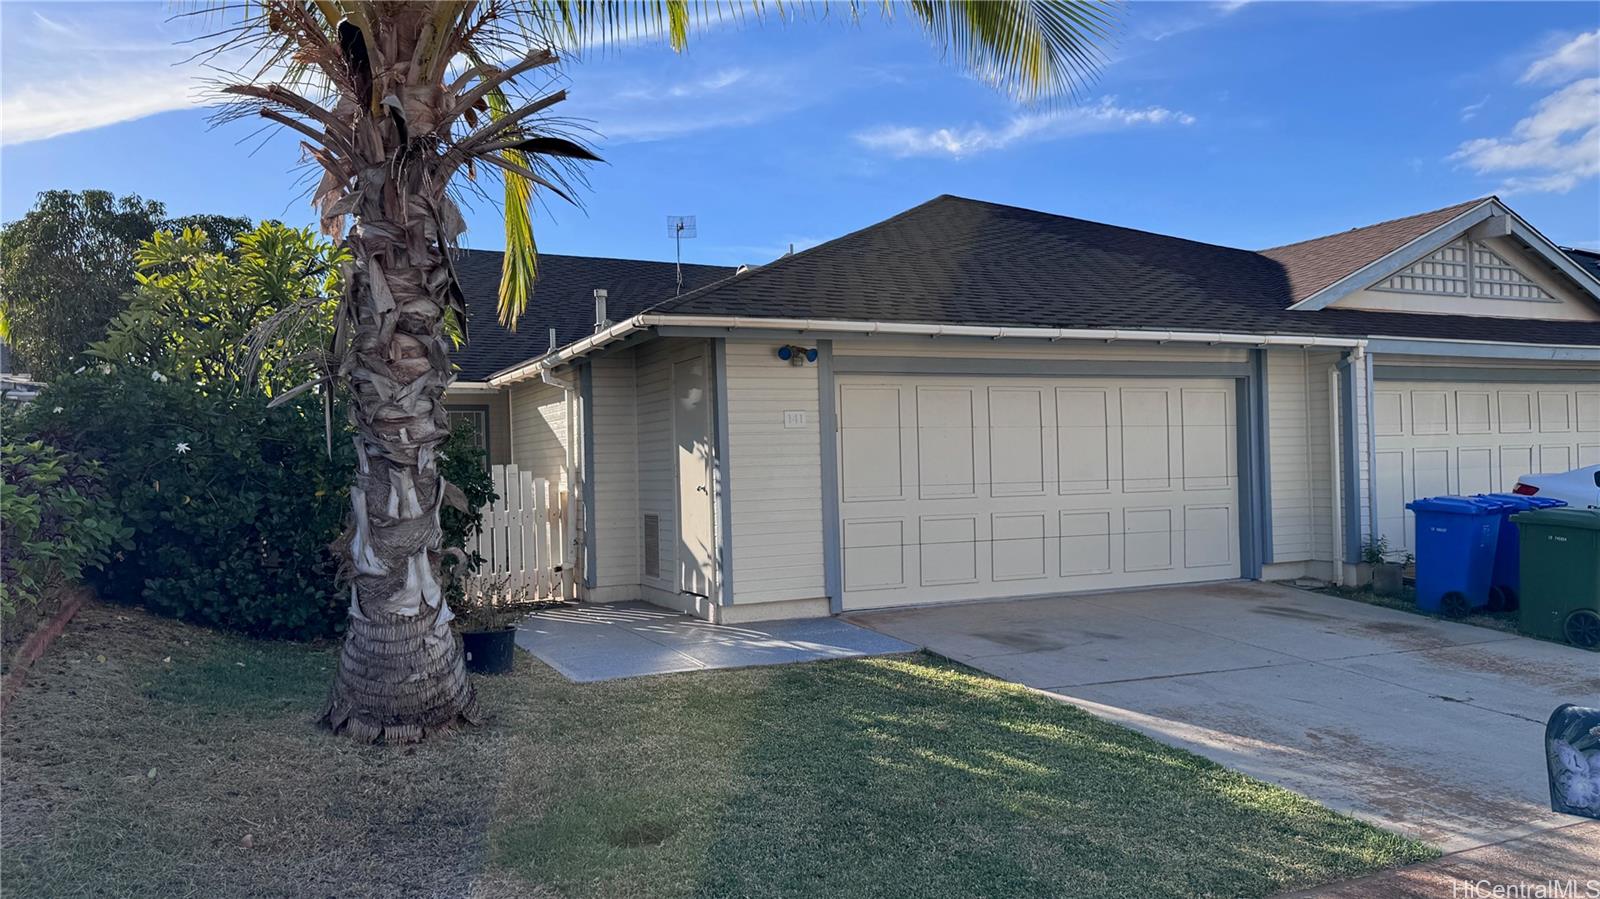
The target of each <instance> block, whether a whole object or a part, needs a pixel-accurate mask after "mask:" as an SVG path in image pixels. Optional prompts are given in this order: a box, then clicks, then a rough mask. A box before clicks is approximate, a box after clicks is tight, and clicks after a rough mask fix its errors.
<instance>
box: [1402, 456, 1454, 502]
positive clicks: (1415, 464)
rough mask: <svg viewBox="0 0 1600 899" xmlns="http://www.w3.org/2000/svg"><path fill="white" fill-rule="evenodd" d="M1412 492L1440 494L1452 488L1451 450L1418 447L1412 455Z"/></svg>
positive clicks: (1421, 494) (1427, 494) (1422, 494)
mask: <svg viewBox="0 0 1600 899" xmlns="http://www.w3.org/2000/svg"><path fill="white" fill-rule="evenodd" d="M1411 492H1412V493H1414V494H1416V495H1417V496H1439V495H1440V494H1444V493H1449V492H1451V490H1450V451H1449V450H1448V449H1443V448H1440V449H1418V450H1416V451H1415V452H1413V453H1412V456H1411Z"/></svg>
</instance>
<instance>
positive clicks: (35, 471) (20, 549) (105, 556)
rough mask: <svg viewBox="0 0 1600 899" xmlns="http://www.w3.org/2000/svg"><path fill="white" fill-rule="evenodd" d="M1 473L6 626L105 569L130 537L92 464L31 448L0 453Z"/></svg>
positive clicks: (0, 576) (0, 574)
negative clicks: (68, 585) (66, 587)
mask: <svg viewBox="0 0 1600 899" xmlns="http://www.w3.org/2000/svg"><path fill="white" fill-rule="evenodd" d="M8 436H10V435H8ZM0 466H3V467H4V481H3V483H0V520H4V521H5V531H6V533H5V540H4V542H3V543H0V617H6V618H9V617H10V616H11V615H13V614H14V613H15V612H16V611H17V610H18V609H20V608H28V607H32V606H36V605H38V604H39V601H40V600H41V599H43V598H44V597H45V595H46V594H48V593H49V592H50V591H52V590H54V589H56V588H58V587H60V586H62V585H63V584H65V583H68V582H71V581H78V580H81V579H82V578H83V575H84V571H85V570H86V569H89V568H94V567H98V566H100V565H103V564H105V563H106V562H107V561H109V560H110V559H111V553H112V552H113V551H114V550H115V549H116V548H117V547H119V546H121V545H123V544H124V543H125V542H126V541H127V538H128V536H129V534H130V533H131V531H130V529H129V528H127V527H125V526H124V525H123V524H122V519H121V517H120V516H119V515H118V514H117V510H116V506H115V504H114V503H113V502H112V501H111V499H110V497H108V496H107V495H106V491H105V488H104V487H103V486H102V484H101V470H100V466H99V465H97V464H96V463H94V462H89V461H85V460H83V459H80V458H79V457H78V456H76V455H74V454H73V453H65V452H62V451H60V450H58V449H56V448H55V447H52V446H50V445H48V444H46V443H44V442H43V441H39V440H35V441H31V442H28V443H7V444H5V445H4V446H0Z"/></svg>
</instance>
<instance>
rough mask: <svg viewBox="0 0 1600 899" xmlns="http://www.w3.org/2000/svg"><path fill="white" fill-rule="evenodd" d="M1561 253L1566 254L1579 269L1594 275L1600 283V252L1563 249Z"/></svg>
mask: <svg viewBox="0 0 1600 899" xmlns="http://www.w3.org/2000/svg"><path fill="white" fill-rule="evenodd" d="M1561 252H1563V253H1566V254H1567V258H1568V259H1571V260H1572V261H1573V262H1576V263H1577V264H1578V267H1579V268H1581V269H1583V270H1584V271H1586V272H1588V273H1589V274H1591V275H1594V278H1595V280H1596V281H1600V251H1597V250H1580V249H1577V248H1576V247H1562V248H1561Z"/></svg>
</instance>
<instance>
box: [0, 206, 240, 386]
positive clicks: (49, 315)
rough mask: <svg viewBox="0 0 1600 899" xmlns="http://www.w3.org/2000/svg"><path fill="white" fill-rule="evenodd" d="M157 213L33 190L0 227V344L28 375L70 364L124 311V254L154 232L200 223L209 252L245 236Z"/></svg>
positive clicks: (129, 261)
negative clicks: (29, 201)
mask: <svg viewBox="0 0 1600 899" xmlns="http://www.w3.org/2000/svg"><path fill="white" fill-rule="evenodd" d="M166 212H167V211H166V207H165V206H163V205H162V204H161V203H158V202H156V201H154V200H146V199H144V198H142V197H140V196H138V195H136V194H130V195H129V196H126V197H117V196H113V195H112V194H111V193H110V192H109V191H103V190H86V191H83V192H82V193H74V192H73V191H67V190H51V191H45V192H44V193H41V194H39V197H38V199H37V200H36V201H35V203H34V206H33V208H32V209H31V210H29V211H28V212H27V214H26V215H24V216H23V217H22V218H20V219H18V220H17V221H14V222H9V223H7V224H6V226H5V228H4V230H3V231H0V340H4V341H5V342H6V343H7V344H9V345H10V347H11V348H12V350H13V351H15V353H16V355H17V356H18V357H19V359H18V363H17V364H16V366H15V367H17V368H19V369H21V368H23V367H24V366H26V370H28V371H29V372H30V373H31V374H33V376H34V377H36V378H41V379H46V380H49V379H54V378H58V377H60V376H61V375H63V374H65V373H67V372H69V371H72V370H73V369H74V368H77V367H78V365H79V364H80V363H81V361H82V360H81V358H80V357H81V354H82V353H83V352H84V351H85V350H87V349H88V348H89V345H90V344H91V343H94V342H95V341H97V340H99V339H101V338H102V337H104V336H105V333H106V323H107V322H109V321H110V320H111V319H112V318H113V317H115V316H116V315H117V313H119V312H121V311H122V310H123V309H124V308H126V307H127V299H126V294H127V293H128V291H130V290H132V289H133V287H134V283H135V282H134V256H135V254H136V253H137V252H138V249H139V244H140V242H141V241H144V240H147V239H149V237H150V235H151V234H153V233H155V232H156V231H157V230H158V229H160V228H163V227H175V228H178V229H180V230H181V229H182V228H183V227H184V226H185V225H187V224H191V223H199V222H204V223H205V224H207V225H208V226H209V233H210V234H211V235H212V238H211V239H212V240H213V241H214V242H215V246H216V248H217V249H219V250H227V249H229V248H230V247H231V242H232V239H233V237H234V236H235V235H236V234H237V233H238V232H240V231H245V230H249V228H250V221H249V220H248V219H238V218H230V217H227V216H217V215H206V216H189V217H185V218H180V219H176V220H172V221H169V220H167V217H166Z"/></svg>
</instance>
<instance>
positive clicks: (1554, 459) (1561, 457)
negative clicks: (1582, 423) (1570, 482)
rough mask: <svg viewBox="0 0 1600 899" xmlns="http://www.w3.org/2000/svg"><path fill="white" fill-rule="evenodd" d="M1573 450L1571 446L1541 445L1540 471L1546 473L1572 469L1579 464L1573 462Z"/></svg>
mask: <svg viewBox="0 0 1600 899" xmlns="http://www.w3.org/2000/svg"><path fill="white" fill-rule="evenodd" d="M1572 450H1573V447H1570V446H1541V447H1539V471H1540V472H1542V473H1544V474H1554V473H1558V472H1563V471H1571V470H1572V469H1573V468H1576V467H1577V466H1575V465H1573V464H1572Z"/></svg>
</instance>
